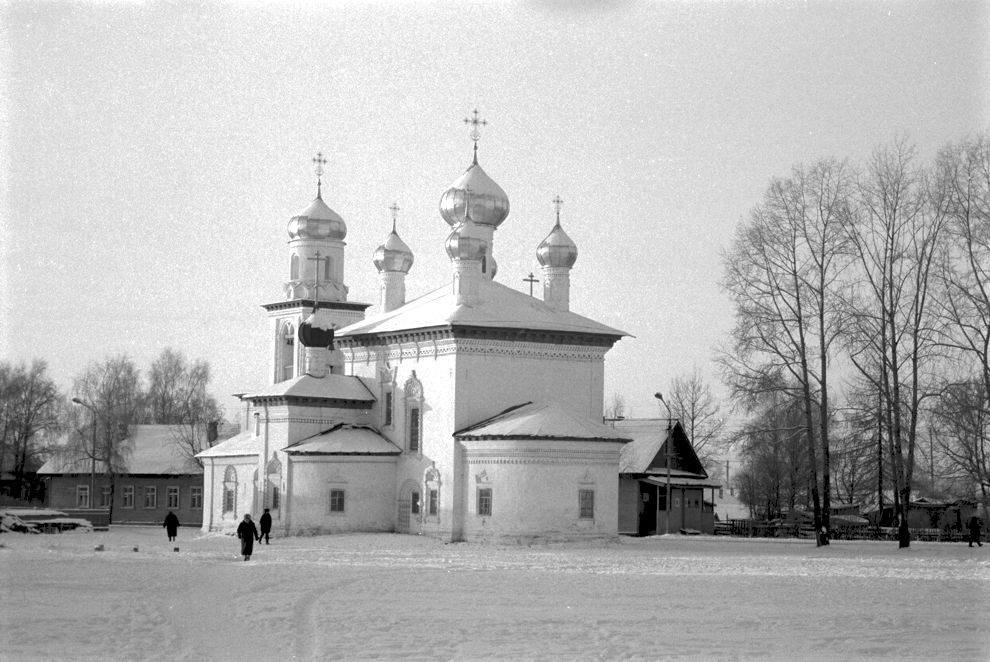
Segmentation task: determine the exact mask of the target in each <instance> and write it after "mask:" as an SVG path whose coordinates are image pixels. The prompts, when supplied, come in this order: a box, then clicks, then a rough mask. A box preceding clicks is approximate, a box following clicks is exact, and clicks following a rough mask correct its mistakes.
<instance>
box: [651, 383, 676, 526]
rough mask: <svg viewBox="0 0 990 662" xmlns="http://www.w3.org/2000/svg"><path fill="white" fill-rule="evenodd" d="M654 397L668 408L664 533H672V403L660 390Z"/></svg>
mask: <svg viewBox="0 0 990 662" xmlns="http://www.w3.org/2000/svg"><path fill="white" fill-rule="evenodd" d="M653 397H654V398H656V399H657V400H659V401H660V402H662V403H663V406H664V407H666V408H667V439H666V441H665V442H664V444H665V445H666V446H667V461H666V462H665V463H664V464H666V465H667V503H666V509H667V516H666V517H665V518H664V534H669V533H670V513H671V508H670V445H671V442H672V441H673V439H672V438H671V434H670V421H671V418H672V417H671V414H670V405H668V404H667V401H666V400H664V399H663V394H662V393H660V392H659V391H658V392H656V393H654V394H653Z"/></svg>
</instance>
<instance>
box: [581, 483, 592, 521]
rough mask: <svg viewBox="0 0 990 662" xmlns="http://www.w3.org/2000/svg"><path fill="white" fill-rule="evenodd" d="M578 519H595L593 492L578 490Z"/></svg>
mask: <svg viewBox="0 0 990 662" xmlns="http://www.w3.org/2000/svg"><path fill="white" fill-rule="evenodd" d="M578 512H579V514H578V517H580V518H581V519H595V491H594V490H578Z"/></svg>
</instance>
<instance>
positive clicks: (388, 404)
mask: <svg viewBox="0 0 990 662" xmlns="http://www.w3.org/2000/svg"><path fill="white" fill-rule="evenodd" d="M392 405H393V401H392V389H391V388H390V389H389V390H387V391H385V427H387V428H390V427H392Z"/></svg>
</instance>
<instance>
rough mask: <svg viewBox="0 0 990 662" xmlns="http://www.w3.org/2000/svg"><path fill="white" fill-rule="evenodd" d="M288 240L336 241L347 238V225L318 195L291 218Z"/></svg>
mask: <svg viewBox="0 0 990 662" xmlns="http://www.w3.org/2000/svg"><path fill="white" fill-rule="evenodd" d="M287 230H288V233H289V238H290V239H336V240H338V241H343V239H344V237H346V236H347V225H345V224H344V219H342V218H341V217H340V215H339V214H337V212H335V211H334V210H332V209H330V207H328V206H327V203H325V202H323V198H321V197H320V196H319V195H317V196H316V199H315V200H313V202H311V203H310V204H309V206H308V207H306V208H305V209H303V210H302V211H301V212H299V213H298V214H296V215H295V216H293V217H292V219H291V220H290V221H289V226H288V228H287Z"/></svg>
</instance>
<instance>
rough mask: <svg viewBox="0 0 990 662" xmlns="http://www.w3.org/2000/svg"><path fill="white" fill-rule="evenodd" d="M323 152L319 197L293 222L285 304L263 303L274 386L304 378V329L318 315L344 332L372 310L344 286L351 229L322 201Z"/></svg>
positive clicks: (318, 175)
mask: <svg viewBox="0 0 990 662" xmlns="http://www.w3.org/2000/svg"><path fill="white" fill-rule="evenodd" d="M326 163H327V159H326V158H324V156H323V154H322V153H317V154H316V157H315V158H313V164H314V166H315V168H314V172H315V174H316V198H315V199H314V200H313V201H312V202H311V203H310V204H309V205H308V206H307V207H306V208H305V209H303V210H302V211H300V212H299V213H298V214H296V215H294V216H293V217H292V218H291V219H289V224H288V227H287V228H286V230H287V232H288V235H289V241H288V245H289V251H288V260H287V263H286V275H287V276H288V278H287V279H286V280H285V282H284V284H283V291H284V293H285V299H284V300H283V301H279V302H276V303H269V304H264V306H263V308H264V309H265V310H266V311H268V320H269V324H268V326H269V337H270V338H271V339H272V346H271V353H270V357H271V358H270V363H269V371H268V380H269V383H271V384H275V383H278V382H281V381H285V380H287V379H293V378H295V377H298V376H300V375H302V374H304V373H305V371H306V365H305V358H306V357H305V352H304V348H303V345H302V343H300V342H299V337H298V334H299V328H300V325H302V323H303V321H304V320H305V319H306V318H307V317H308V316H309V315H310V314H311V313H314V312H316V311H317V310H319V311H321V314H320V316H319V317H320V319H321V321H322V323H324V324H327V325H330V326H332V327H333V328H339V327H342V326H347V325H348V324H351V323H353V322H357V321H360V320H362V319H364V313H365V310H366V309H367V308H368V307H369V306H370V305H371V304H366V303H352V302H349V301H348V300H347V286H346V285H345V284H344V247H345V246H346V244H345V243H344V238H345V237H346V236H347V225H346V224H345V223H344V219H343V218H341V216H340V215H339V214H337V212H335V211H334V210H332V209H330V207H329V206H327V204H326V203H325V202H324V201H323V166H324V165H326Z"/></svg>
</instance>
